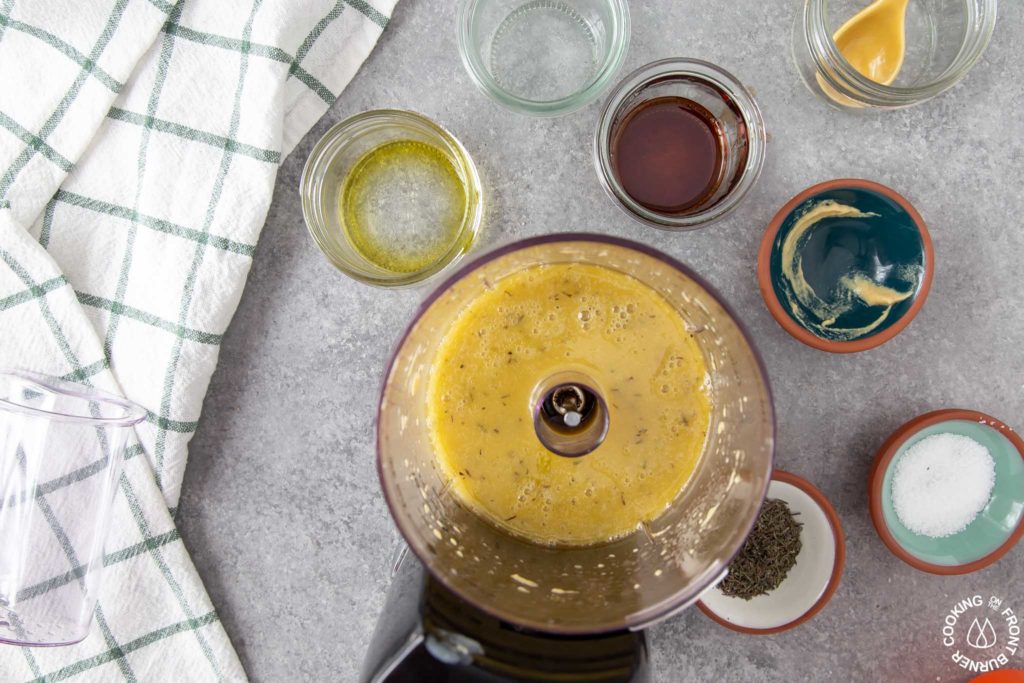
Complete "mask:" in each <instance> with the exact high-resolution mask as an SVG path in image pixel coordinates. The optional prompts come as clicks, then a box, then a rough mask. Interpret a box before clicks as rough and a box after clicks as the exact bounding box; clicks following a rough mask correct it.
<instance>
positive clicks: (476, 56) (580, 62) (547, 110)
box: [459, 0, 629, 116]
mask: <svg viewBox="0 0 1024 683" xmlns="http://www.w3.org/2000/svg"><path fill="white" fill-rule="evenodd" d="M628 44H629V8H628V7H627V5H626V0H526V1H524V0H463V3H462V7H461V9H460V12H459V52H460V53H461V54H462V63H463V64H464V65H465V67H466V70H467V71H468V72H469V75H470V77H471V78H472V79H473V82H474V83H475V84H476V85H477V87H479V88H480V89H481V90H482V91H483V92H484V93H486V94H487V95H488V96H490V97H491V98H492V99H494V101H496V102H498V103H499V104H501V105H503V106H505V107H507V108H509V109H511V110H513V111H516V112H519V113H521V114H532V115H535V116H555V115H558V114H566V113H568V112H571V111H574V110H576V109H579V108H580V107H582V106H583V105H585V104H587V103H588V102H591V101H593V100H594V99H595V98H596V97H597V96H598V95H599V94H600V93H601V91H602V90H603V89H604V88H605V87H606V86H607V85H608V82H609V81H610V80H611V78H612V77H613V76H614V75H615V73H616V72H617V71H618V69H619V67H620V66H621V65H622V61H623V59H624V58H625V56H626V48H627V47H628Z"/></svg>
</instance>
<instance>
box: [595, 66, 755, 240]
mask: <svg viewBox="0 0 1024 683" xmlns="http://www.w3.org/2000/svg"><path fill="white" fill-rule="evenodd" d="M765 142H766V133H765V127H764V120H763V119H762V117H761V111H760V109H759V108H758V106H757V103H756V102H755V101H754V97H753V95H751V93H750V91H748V90H747V89H746V88H745V87H744V86H743V84H742V83H740V82H739V80H737V79H736V77H734V76H733V75H732V74H730V73H729V72H727V71H725V70H724V69H722V68H721V67H718V66H715V65H714V64H710V63H708V62H703V61H700V60H697V59H681V58H675V59H665V60H661V61H658V62H653V63H651V64H648V65H646V66H643V67H640V68H639V69H637V70H636V71H634V72H633V73H631V74H630V75H629V76H627V77H626V78H625V79H624V80H623V81H622V82H621V83H619V85H617V86H616V87H615V90H614V91H613V92H612V94H611V96H610V97H609V99H608V102H607V103H606V104H605V108H604V111H603V113H602V115H601V121H600V124H599V125H598V129H597V135H596V138H595V140H594V163H595V165H596V166H597V174H598V177H599V178H600V179H601V183H602V185H603V186H604V188H605V190H606V191H607V192H608V194H609V196H610V197H611V198H612V200H613V201H615V203H616V204H617V205H618V206H619V207H621V208H622V209H623V210H624V211H625V212H626V213H627V214H629V215H630V216H631V217H632V218H634V219H635V220H638V221H640V222H641V223H646V224H647V225H651V226H653V227H656V228H662V229H665V230H693V229H696V228H700V227H703V226H705V225H707V224H709V223H711V222H713V221H716V220H718V219H719V218H722V217H723V216H725V215H726V214H728V213H729V212H730V211H732V210H733V209H735V208H736V206H737V205H738V204H739V203H740V201H741V200H742V199H743V198H744V197H745V196H746V194H747V193H748V192H749V191H750V188H752V187H753V186H754V183H755V182H756V181H757V178H758V176H759V175H760V173H761V167H762V166H763V165H764V156H765Z"/></svg>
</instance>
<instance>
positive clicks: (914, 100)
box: [792, 0, 998, 110]
mask: <svg viewBox="0 0 1024 683" xmlns="http://www.w3.org/2000/svg"><path fill="white" fill-rule="evenodd" d="M863 8H864V3H863V2H862V1H861V0H805V1H804V5H803V8H802V10H801V11H798V12H797V13H796V21H795V23H794V26H793V38H792V50H793V60H794V62H795V64H796V69H797V72H798V73H799V74H800V78H801V80H803V82H804V84H805V85H806V86H807V88H808V89H809V90H810V91H811V92H812V93H813V94H814V95H816V96H817V97H819V98H821V99H822V100H824V101H825V102H827V103H828V104H830V105H832V106H833V107H836V108H840V109H849V110H857V109H882V110H884V109H897V108H900V107H908V106H911V105H914V104H918V103H920V102H924V101H925V100H928V99H931V98H932V97H935V96H936V95H939V94H941V93H943V92H945V91H946V90H949V89H950V88H952V87H953V86H954V85H956V84H957V83H959V82H960V81H961V80H963V78H964V76H966V75H967V72H968V71H970V70H971V67H973V66H974V65H975V64H977V63H978V60H980V59H981V56H982V54H983V53H984V52H985V48H986V47H988V43H989V40H990V39H991V38H992V31H993V29H994V28H995V24H996V13H997V9H998V0H910V4H909V5H908V6H907V13H906V54H905V57H904V60H903V65H902V67H901V68H900V71H899V74H897V76H896V80H895V81H893V83H891V84H890V85H882V84H880V83H876V82H875V81H872V80H871V79H869V78H866V77H865V76H862V75H861V74H860V73H859V72H858V71H857V70H856V69H855V68H854V67H853V66H852V65H851V64H850V63H849V62H848V61H846V59H845V58H844V57H843V56H842V54H841V53H840V52H839V48H838V47H836V44H835V41H834V40H833V39H832V36H833V34H835V32H836V31H837V30H838V29H839V28H840V27H841V26H842V25H843V24H845V23H846V21H847V20H848V19H850V18H851V17H852V16H854V15H855V14H857V12H859V11H860V10H861V9H863Z"/></svg>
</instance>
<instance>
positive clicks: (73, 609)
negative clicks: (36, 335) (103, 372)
mask: <svg viewBox="0 0 1024 683" xmlns="http://www.w3.org/2000/svg"><path fill="white" fill-rule="evenodd" d="M145 417H146V411H145V410H144V409H143V408H141V407H139V406H137V405H135V404H133V403H131V402H129V401H126V400H124V399H122V398H118V397H116V396H113V395H111V394H107V393H105V392H101V391H98V390H95V389H92V388H91V387H86V386H83V385H80V384H72V383H70V382H65V381H62V380H58V379H54V378H50V377H45V376H43V375H37V374H35V373H30V372H22V371H10V372H0V643H10V644H14V645H28V646H39V645H70V644H72V643H77V642H78V641H80V640H82V639H83V638H85V636H86V635H87V634H88V633H89V624H90V622H91V621H92V615H93V612H94V611H95V609H96V598H97V596H98V594H99V589H100V581H101V578H102V576H101V575H102V570H103V546H104V543H105V541H106V538H107V531H108V529H109V527H110V512H111V504H112V502H113V498H114V494H115V492H116V491H117V482H118V479H119V477H120V476H121V463H122V460H123V459H124V447H125V442H126V440H127V439H128V435H129V434H130V433H131V428H132V426H133V425H135V424H138V423H139V422H140V421H142V420H143V419H145Z"/></svg>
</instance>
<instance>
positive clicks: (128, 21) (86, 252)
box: [0, 0, 397, 681]
mask: <svg viewBox="0 0 1024 683" xmlns="http://www.w3.org/2000/svg"><path fill="white" fill-rule="evenodd" d="M396 1H397V0H177V1H175V0H0V366H9V367H20V368H25V369H29V370H35V371H38V372H43V373H47V374H50V375H56V376H64V377H66V378H70V379H74V380H77V381H81V382H84V383H88V384H94V385H96V386H99V387H102V388H105V389H108V390H111V391H114V392H116V393H121V394H122V395H124V396H126V397H128V398H129V399H131V400H133V401H135V402H137V403H139V404H141V405H142V406H143V407H145V408H146V409H147V411H148V417H147V420H146V422H144V423H143V424H142V425H140V426H139V427H137V428H136V436H137V438H136V439H135V440H133V442H132V443H131V445H130V447H129V449H128V454H127V458H128V459H127V462H126V464H125V471H124V475H123V476H122V478H121V482H120V491H119V495H118V496H117V498H116V500H115V503H114V507H115V512H114V520H113V528H112V531H111V535H110V541H109V543H108V546H107V548H108V553H107V556H106V562H105V564H106V565H107V570H106V571H107V575H106V579H105V582H104V589H103V592H102V594H101V596H100V604H99V608H98V610H97V615H96V616H97V618H96V619H95V620H94V624H93V629H92V632H91V633H90V635H89V637H88V638H87V639H86V640H85V641H83V642H82V643H80V644H78V645H74V646H70V647H65V648H15V647H11V646H2V645H0V680H3V681H20V680H48V681H58V680H64V679H67V678H72V677H76V676H79V677H81V678H83V679H98V680H121V679H124V680H128V681H136V680H138V681H154V680H156V681H160V680H187V681H202V680H242V679H244V677H245V674H244V672H243V671H242V669H241V666H240V664H239V662H238V659H237V657H236V656H235V654H234V651H233V649H232V647H231V644H230V642H229V641H228V638H227V636H226V634H225V633H224V630H223V629H222V628H221V626H220V623H219V622H218V620H217V615H216V612H215V611H214V610H213V607H212V605H211V604H210V601H209V598H208V597H207V595H206V592H205V590H204V589H203V586H202V583H201V581H200V579H199V577H198V576H197V574H196V571H195V568H194V567H193V566H192V563H191V561H190V559H189V557H188V554H187V552H186V551H185V549H184V546H183V545H182V543H181V540H180V538H179V536H178V532H177V530H176V529H175V527H174V522H173V518H172V515H173V510H174V507H175V506H176V505H177V501H178V495H179V490H180V486H181V479H182V474H183V469H184V466H185V460H186V454H187V450H186V449H187V443H188V440H189V439H190V437H191V435H192V433H193V432H194V431H195V428H196V424H197V420H198V417H199V411H200V407H201V404H202V399H203V396H204V394H205V392H206V388H207V385H208V383H209V380H210V376H211V374H212V372H213V369H214V366H215V365H216V361H217V353H218V349H219V344H220V340H221V338H222V336H223V334H224V331H225V329H226V328H227V325H228V322H229V321H230V319H231V316H232V314H233V313H234V311H235V308H236V307H237V304H238V300H239V297H240V296H241V292H242V287H243V285H244V282H245V277H246V274H247V273H248V270H249V266H250V263H251V259H252V254H253V250H254V247H255V244H256V240H257V237H258V236H259V232H260V229H261V228H262V225H263V221H264V219H265V217H266V213H267V209H268V208H269V204H270V200H271V193H272V190H273V186H274V179H275V175H276V172H277V167H278V165H279V163H280V161H281V159H282V158H283V157H284V156H286V155H287V154H288V153H289V152H290V151H291V149H292V148H293V147H294V145H295V144H296V143H297V142H298V140H299V139H300V138H301V137H302V135H303V134H304V133H305V132H306V131H307V130H308V129H309V128H310V127H311V126H312V125H313V123H314V122H315V121H316V120H317V119H318V118H319V117H320V116H321V115H322V114H323V113H324V112H325V111H326V110H327V107H328V106H329V105H330V104H331V103H332V102H333V101H334V99H335V97H336V96H337V94H338V93H340V92H341V90H342V89H343V88H344V87H345V85H346V84H347V83H348V81H349V80H350V79H351V78H352V76H353V75H354V74H355V72H356V70H357V69H358V68H359V65H360V64H361V63H362V62H363V60H364V59H365V58H366V56H367V54H368V53H369V52H370V50H371V49H372V48H373V45H374V44H375V43H376V40H377V38H378V37H379V35H380V33H381V31H382V29H383V28H384V26H385V25H386V23H387V21H388V17H389V15H390V13H391V10H392V9H393V7H394V4H395V2H396ZM81 476H83V477H85V476H89V473H88V472H82V473H81ZM61 484H62V485H68V486H73V485H74V478H73V477H72V478H69V480H68V481H65V482H61ZM45 495H47V494H46V493H42V492H41V493H39V496H40V497H43V496H45ZM54 523H55V528H54V533H55V534H59V533H60V528H59V525H60V520H55V522H54ZM76 571H81V568H79V567H75V566H73V562H72V561H71V560H70V559H69V566H68V572H67V574H65V575H61V576H55V577H53V578H52V579H51V580H50V581H48V582H44V584H41V585H40V586H38V587H37V589H38V591H40V592H42V591H45V590H47V589H48V588H50V587H52V586H57V585H63V584H64V583H67V582H69V581H73V580H75V576H76Z"/></svg>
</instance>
